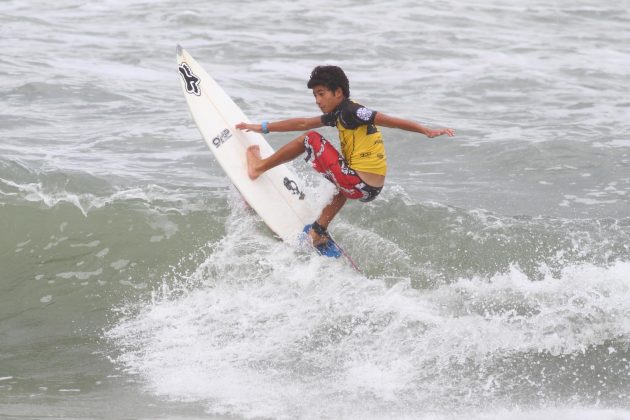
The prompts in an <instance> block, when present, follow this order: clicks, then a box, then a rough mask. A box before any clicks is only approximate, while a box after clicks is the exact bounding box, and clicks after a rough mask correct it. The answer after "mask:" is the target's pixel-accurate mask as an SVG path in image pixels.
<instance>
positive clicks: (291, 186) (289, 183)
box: [284, 176, 306, 200]
mask: <svg viewBox="0 0 630 420" xmlns="http://www.w3.org/2000/svg"><path fill="white" fill-rule="evenodd" d="M284 186H285V187H286V189H287V190H289V191H291V193H292V194H293V195H299V196H300V200H304V197H305V196H306V195H305V194H304V193H303V192H302V191H300V188H299V187H298V185H297V182H295V181H293V180H292V179H289V178H287V177H286V176H285V177H284Z"/></svg>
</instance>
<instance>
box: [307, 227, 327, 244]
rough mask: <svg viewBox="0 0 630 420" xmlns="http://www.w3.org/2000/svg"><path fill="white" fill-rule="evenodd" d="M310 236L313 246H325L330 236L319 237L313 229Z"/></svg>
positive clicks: (309, 232)
mask: <svg viewBox="0 0 630 420" xmlns="http://www.w3.org/2000/svg"><path fill="white" fill-rule="evenodd" d="M308 236H310V237H311V242H312V243H313V246H320V245H324V244H325V243H326V242H328V236H326V235H318V234H317V232H315V231H314V230H313V229H311V230H309V231H308Z"/></svg>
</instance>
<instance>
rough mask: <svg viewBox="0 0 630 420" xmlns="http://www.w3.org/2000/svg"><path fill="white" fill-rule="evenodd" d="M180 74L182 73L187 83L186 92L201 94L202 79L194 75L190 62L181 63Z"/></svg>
mask: <svg viewBox="0 0 630 420" xmlns="http://www.w3.org/2000/svg"><path fill="white" fill-rule="evenodd" d="M179 74H181V75H182V77H183V78H184V82H185V83H186V92H188V93H192V94H194V95H197V96H201V90H200V89H199V82H200V79H199V78H198V77H197V76H195V75H194V73H193V72H192V70H190V67H188V64H186V63H182V64H180V65H179Z"/></svg>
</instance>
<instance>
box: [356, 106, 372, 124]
mask: <svg viewBox="0 0 630 420" xmlns="http://www.w3.org/2000/svg"><path fill="white" fill-rule="evenodd" d="M373 113H374V111H372V110H371V109H368V108H359V109H357V117H359V119H360V120H362V121H370V118H372V114H373Z"/></svg>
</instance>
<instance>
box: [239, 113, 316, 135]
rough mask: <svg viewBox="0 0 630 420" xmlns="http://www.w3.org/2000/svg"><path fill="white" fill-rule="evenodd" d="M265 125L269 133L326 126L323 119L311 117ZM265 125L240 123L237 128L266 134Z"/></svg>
mask: <svg viewBox="0 0 630 420" xmlns="http://www.w3.org/2000/svg"><path fill="white" fill-rule="evenodd" d="M263 124H266V125H267V127H266V128H267V133H269V132H271V131H304V130H311V129H313V128H318V127H322V126H323V125H324V124H323V123H322V119H321V117H310V118H291V119H288V120H281V121H274V122H265V123H263ZM263 124H248V123H244V122H242V123H239V124H236V126H235V127H236V128H238V129H239V130H245V131H255V132H256V133H264V130H263Z"/></svg>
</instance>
